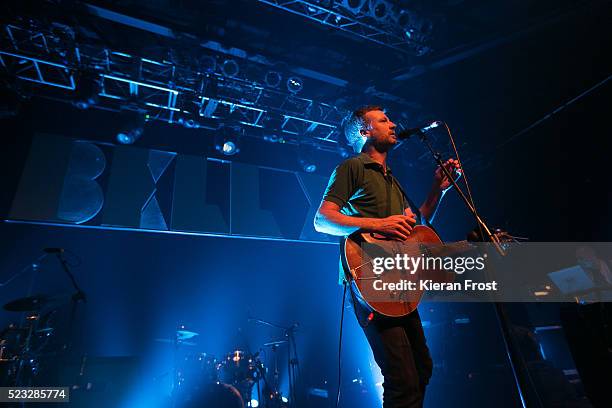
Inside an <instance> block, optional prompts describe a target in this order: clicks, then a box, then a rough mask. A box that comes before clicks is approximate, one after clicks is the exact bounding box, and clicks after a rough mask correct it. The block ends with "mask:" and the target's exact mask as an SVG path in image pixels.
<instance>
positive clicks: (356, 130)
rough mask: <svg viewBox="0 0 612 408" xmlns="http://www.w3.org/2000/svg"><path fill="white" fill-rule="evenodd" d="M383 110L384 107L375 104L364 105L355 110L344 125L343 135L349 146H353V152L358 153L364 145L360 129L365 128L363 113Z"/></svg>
mask: <svg viewBox="0 0 612 408" xmlns="http://www.w3.org/2000/svg"><path fill="white" fill-rule="evenodd" d="M377 110H379V111H384V109H383V108H382V107H380V106H377V105H366V106H362V107H360V108H358V109H357V110H355V111H354V112H353V113H352V114H351V116H350V117H349V119H348V120H347V122H346V125H345V126H344V136H346V141H347V143H348V145H349V146H351V147H352V148H353V150H354V151H355V153H360V152H361V149H362V148H363V145H364V143H365V142H364V140H363V136H362V135H361V133H360V131H361V130H362V129H364V128H365V126H366V121H365V114H366V113H368V112H371V111H377Z"/></svg>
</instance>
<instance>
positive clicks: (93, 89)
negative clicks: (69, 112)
mask: <svg viewBox="0 0 612 408" xmlns="http://www.w3.org/2000/svg"><path fill="white" fill-rule="evenodd" d="M77 83H78V86H77V89H76V95H75V96H74V99H73V100H72V104H73V105H74V106H75V107H76V108H77V109H89V108H90V107H92V106H93V105H95V104H97V103H98V101H99V99H100V98H99V96H98V94H99V93H100V82H99V78H98V76H97V75H96V74H91V73H86V72H84V73H82V74H81V76H80V78H79V79H78V82H77Z"/></svg>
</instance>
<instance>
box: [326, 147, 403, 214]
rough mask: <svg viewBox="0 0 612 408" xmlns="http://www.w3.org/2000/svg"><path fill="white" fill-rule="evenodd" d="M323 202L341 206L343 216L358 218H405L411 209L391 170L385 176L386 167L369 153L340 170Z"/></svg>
mask: <svg viewBox="0 0 612 408" xmlns="http://www.w3.org/2000/svg"><path fill="white" fill-rule="evenodd" d="M323 200H325V201H330V202H332V203H336V204H338V206H340V209H341V212H342V213H343V214H345V215H350V216H354V217H368V218H385V217H388V216H391V215H398V214H403V213H404V208H407V207H409V205H408V203H406V200H405V199H404V195H403V194H402V191H401V188H400V186H399V183H398V181H397V180H396V179H395V177H393V174H392V173H391V169H390V168H389V166H387V174H386V175H385V173H384V170H383V166H382V165H381V164H379V163H377V162H375V161H374V160H372V159H371V158H370V156H368V155H367V154H365V153H361V154H360V155H359V156H355V157H351V158H350V159H347V160H345V161H343V162H342V163H340V165H338V167H336V169H335V170H334V172H333V173H332V175H331V177H330V179H329V183H328V185H327V189H326V190H325V194H324V195H323Z"/></svg>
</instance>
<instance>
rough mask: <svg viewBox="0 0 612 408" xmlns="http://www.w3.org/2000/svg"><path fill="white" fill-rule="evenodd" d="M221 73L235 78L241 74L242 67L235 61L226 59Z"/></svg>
mask: <svg viewBox="0 0 612 408" xmlns="http://www.w3.org/2000/svg"><path fill="white" fill-rule="evenodd" d="M221 72H222V73H223V75H225V76H227V77H235V76H236V75H238V73H239V72H240V67H239V66H238V63H237V62H236V61H234V60H233V59H226V60H225V61H223V65H221Z"/></svg>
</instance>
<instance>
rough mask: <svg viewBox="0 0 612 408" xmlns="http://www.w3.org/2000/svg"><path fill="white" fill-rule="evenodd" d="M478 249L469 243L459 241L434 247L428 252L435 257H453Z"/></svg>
mask: <svg viewBox="0 0 612 408" xmlns="http://www.w3.org/2000/svg"><path fill="white" fill-rule="evenodd" d="M475 249H476V247H475V246H474V245H473V244H472V243H471V242H469V241H465V240H464V241H457V242H451V243H449V244H440V245H432V246H430V247H429V248H428V251H429V252H430V253H431V255H433V256H453V255H459V254H462V253H464V252H469V251H473V250H475Z"/></svg>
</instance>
